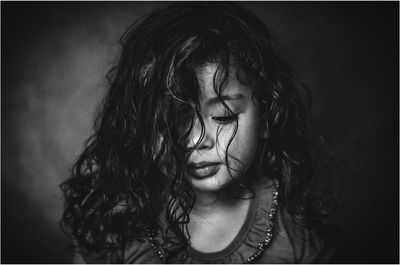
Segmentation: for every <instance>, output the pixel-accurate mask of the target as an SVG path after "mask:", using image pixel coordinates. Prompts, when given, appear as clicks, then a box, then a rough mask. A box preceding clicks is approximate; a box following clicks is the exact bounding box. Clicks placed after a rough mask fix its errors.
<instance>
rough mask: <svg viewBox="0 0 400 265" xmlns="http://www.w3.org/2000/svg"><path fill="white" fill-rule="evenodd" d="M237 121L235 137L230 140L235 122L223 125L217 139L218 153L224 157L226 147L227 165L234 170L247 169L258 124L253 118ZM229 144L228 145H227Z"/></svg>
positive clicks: (254, 150)
mask: <svg viewBox="0 0 400 265" xmlns="http://www.w3.org/2000/svg"><path fill="white" fill-rule="evenodd" d="M244 120H245V121H247V122H245V121H243V120H242V121H239V124H238V128H237V132H236V135H235V137H234V138H233V139H232V141H231V142H230V139H231V138H232V136H233V134H234V132H235V124H232V125H229V126H225V127H224V128H223V129H222V130H221V132H220V134H219V137H218V138H219V139H218V149H217V150H218V155H219V157H220V158H221V157H222V158H223V159H225V156H226V152H225V151H226V149H227V148H228V154H229V159H228V161H229V166H230V167H232V168H233V169H236V170H240V171H243V170H247V169H248V167H249V166H250V165H251V163H252V162H253V160H254V155H255V153H256V149H257V144H258V126H257V122H256V120H254V119H247V120H246V119H244ZM228 145H229V146H228Z"/></svg>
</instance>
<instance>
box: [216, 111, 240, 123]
mask: <svg viewBox="0 0 400 265" xmlns="http://www.w3.org/2000/svg"><path fill="white" fill-rule="evenodd" d="M238 115H239V114H238V113H237V114H233V115H230V116H216V117H212V119H213V120H215V121H216V122H217V123H219V124H228V123H231V122H233V121H235V120H237V116H238Z"/></svg>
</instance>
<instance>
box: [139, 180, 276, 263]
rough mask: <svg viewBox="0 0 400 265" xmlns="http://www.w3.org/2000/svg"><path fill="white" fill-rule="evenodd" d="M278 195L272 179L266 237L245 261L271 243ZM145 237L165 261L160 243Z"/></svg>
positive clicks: (259, 253) (258, 254)
mask: <svg viewBox="0 0 400 265" xmlns="http://www.w3.org/2000/svg"><path fill="white" fill-rule="evenodd" d="M278 197H279V180H278V179H274V180H273V190H272V203H271V208H270V209H269V211H268V222H269V224H268V228H267V230H266V236H265V237H266V238H265V240H264V241H262V242H260V243H258V244H257V251H256V253H254V254H253V255H251V256H250V257H249V258H247V260H246V263H252V262H253V261H255V260H256V259H257V258H258V257H260V256H261V254H262V253H263V252H264V251H265V249H267V248H268V247H269V246H270V245H271V241H272V237H273V231H274V225H275V223H274V222H275V216H276V212H277V208H278V204H279V202H278ZM146 239H147V240H148V241H149V242H150V244H151V246H152V248H153V251H154V253H155V254H156V255H157V256H158V257H159V258H160V260H161V261H162V263H167V262H166V257H165V254H164V251H163V249H162V247H161V246H160V244H159V243H158V241H157V240H155V239H154V238H153V236H151V235H147V236H146Z"/></svg>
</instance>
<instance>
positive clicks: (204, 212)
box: [191, 188, 247, 217]
mask: <svg viewBox="0 0 400 265" xmlns="http://www.w3.org/2000/svg"><path fill="white" fill-rule="evenodd" d="M195 194H196V202H195V204H194V206H193V209H192V211H191V215H192V216H193V217H194V216H196V217H206V216H208V215H211V214H213V213H218V212H221V211H226V210H229V209H234V208H235V206H236V205H237V204H238V203H242V202H243V199H242V198H245V197H246V195H247V192H246V191H243V190H239V189H238V188H228V189H224V190H221V191H218V192H206V191H195Z"/></svg>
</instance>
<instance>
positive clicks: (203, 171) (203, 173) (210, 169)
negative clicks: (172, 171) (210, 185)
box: [188, 164, 220, 179]
mask: <svg viewBox="0 0 400 265" xmlns="http://www.w3.org/2000/svg"><path fill="white" fill-rule="evenodd" d="M219 167H220V165H219V164H215V165H209V166H205V167H201V168H188V171H189V173H190V175H191V176H193V177H194V178H196V179H204V178H208V177H211V176H213V175H215V174H216V173H217V172H218V170H219Z"/></svg>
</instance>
